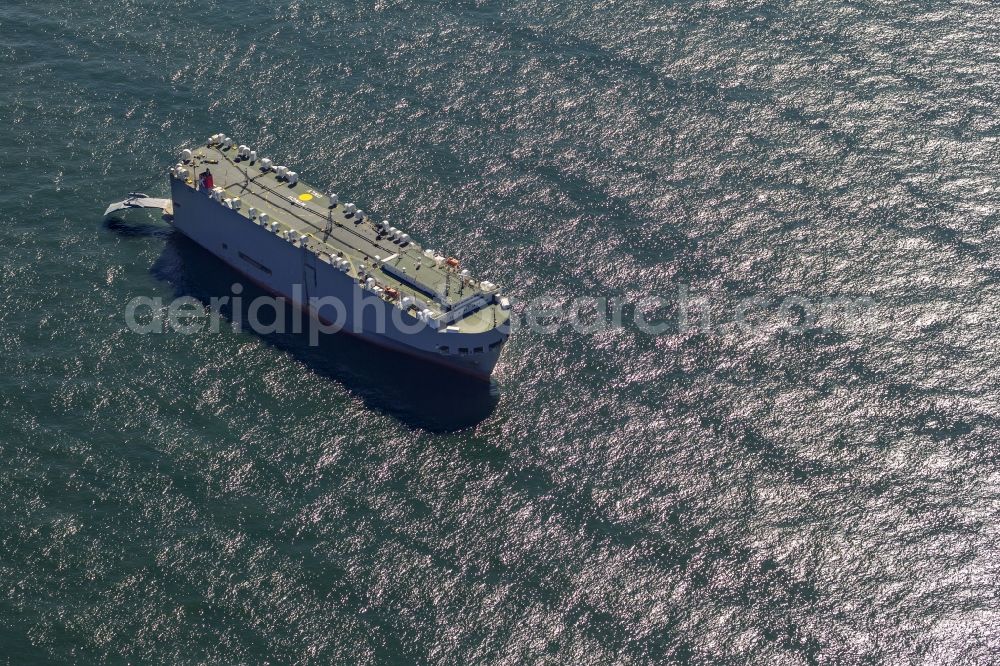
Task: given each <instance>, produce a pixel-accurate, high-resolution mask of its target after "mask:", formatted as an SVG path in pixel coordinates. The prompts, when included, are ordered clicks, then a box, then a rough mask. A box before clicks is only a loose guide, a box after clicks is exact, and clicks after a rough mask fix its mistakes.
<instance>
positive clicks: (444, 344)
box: [170, 178, 508, 379]
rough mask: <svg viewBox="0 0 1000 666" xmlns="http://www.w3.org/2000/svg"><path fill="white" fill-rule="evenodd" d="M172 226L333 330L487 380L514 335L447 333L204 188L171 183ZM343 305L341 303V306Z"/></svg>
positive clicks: (499, 332)
mask: <svg viewBox="0 0 1000 666" xmlns="http://www.w3.org/2000/svg"><path fill="white" fill-rule="evenodd" d="M170 185H171V196H172V200H173V225H174V227H175V228H176V229H177V230H178V231H180V232H181V233H183V234H184V235H185V236H187V237H188V238H190V239H191V240H193V241H194V242H195V243H197V244H198V245H200V246H201V247H203V248H205V249H206V250H207V251H208V252H210V253H212V254H213V255H215V256H216V257H218V258H219V259H221V260H222V261H223V262H225V263H226V264H227V265H229V266H230V267H232V268H233V269H234V270H236V271H237V272H239V273H240V274H242V275H244V276H246V277H247V278H248V279H249V280H250V281H251V282H253V283H254V284H256V285H258V286H259V287H261V288H263V289H265V290H267V291H269V292H271V293H273V294H275V295H278V296H281V297H284V298H286V299H287V300H288V301H289V302H291V303H293V304H294V305H295V306H297V307H300V308H303V309H304V310H306V311H308V312H309V313H310V315H312V316H313V317H315V318H316V319H317V320H318V321H319V322H321V323H323V324H324V325H326V326H336V327H338V328H339V329H340V330H341V331H342V332H345V333H349V334H353V335H356V336H358V337H361V338H363V339H365V340H367V341H369V342H372V343H374V344H377V345H382V346H385V347H388V348H391V349H394V350H397V351H400V352H404V353H407V354H411V355H414V356H417V357H419V358H422V359H425V360H427V361H429V362H432V363H436V364H440V365H443V366H446V367H448V368H451V369H453V370H455V371H458V372H462V373H465V374H468V375H472V376H475V377H478V378H481V379H489V377H490V374H491V373H492V372H493V368H494V366H495V365H496V363H497V361H498V359H499V357H500V351H501V349H502V347H503V344H504V342H505V341H506V339H507V337H508V332H507V331H506V330H504V328H503V327H501V328H495V329H492V330H489V331H485V332H483V333H467V332H458V331H452V330H448V329H447V328H443V329H441V330H438V329H436V328H435V327H433V326H431V325H428V324H427V323H426V322H422V321H420V320H419V319H417V318H415V317H412V316H410V315H409V314H408V313H405V312H403V311H402V310H400V309H399V308H397V307H395V306H394V305H393V304H392V303H389V302H386V301H385V300H383V299H381V298H379V297H377V296H376V295H375V294H372V293H371V292H369V291H367V290H366V289H364V288H363V287H362V286H361V285H360V284H359V283H358V281H357V280H355V279H354V278H353V277H351V276H350V275H349V274H347V273H344V272H341V271H339V270H337V269H336V268H335V267H334V266H332V265H331V264H329V263H327V262H326V261H324V260H323V259H322V258H321V257H319V256H317V254H316V253H314V252H311V251H309V250H307V249H304V248H302V247H300V246H298V245H296V244H293V243H290V242H288V241H287V240H286V239H284V238H282V237H280V236H278V235H276V234H274V233H271V232H270V231H268V230H267V229H265V228H264V227H262V226H259V225H255V224H253V223H252V222H248V220H247V219H246V217H243V216H242V215H240V214H239V213H238V212H237V211H235V210H231V209H229V208H226V207H224V206H222V205H220V204H219V203H218V202H217V201H215V200H213V199H212V198H211V197H209V196H208V195H207V193H205V192H203V191H199V190H196V189H193V188H192V187H190V186H188V185H187V184H185V183H184V182H183V181H181V180H178V179H176V178H171V179H170ZM337 303H339V304H340V305H339V306H338V305H336V304H337Z"/></svg>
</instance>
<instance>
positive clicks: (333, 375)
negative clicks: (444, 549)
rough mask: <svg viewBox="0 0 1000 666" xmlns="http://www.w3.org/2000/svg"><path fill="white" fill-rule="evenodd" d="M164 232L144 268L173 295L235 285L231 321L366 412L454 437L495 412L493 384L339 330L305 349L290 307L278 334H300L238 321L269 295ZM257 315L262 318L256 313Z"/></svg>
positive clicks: (305, 327) (222, 291) (204, 293)
mask: <svg viewBox="0 0 1000 666" xmlns="http://www.w3.org/2000/svg"><path fill="white" fill-rule="evenodd" d="M118 225H119V226H121V227H125V226H127V225H125V224H123V223H118ZM140 226H141V225H140ZM112 229H113V230H115V231H117V232H118V233H124V235H136V234H134V233H129V232H127V231H126V232H123V231H121V229H120V228H119V227H112ZM171 232H172V230H168V231H167V234H168V235H167V237H166V246H165V247H164V249H163V253H162V254H161V255H160V256H159V258H158V259H157V260H156V262H155V263H154V264H153V266H152V268H151V269H150V271H151V272H152V274H153V275H154V276H155V277H157V278H159V279H161V280H164V281H166V282H168V283H170V284H171V285H173V286H174V288H175V291H176V295H177V296H178V297H180V296H190V297H193V298H195V299H197V300H198V301H200V302H202V303H204V304H205V305H206V306H208V305H209V304H210V303H211V300H212V298H213V297H214V298H219V299H221V298H223V297H226V296H229V297H232V295H233V291H232V287H233V285H234V284H236V283H239V284H241V285H242V286H243V292H242V293H241V294H240V296H241V305H240V312H239V313H238V314H239V317H238V321H240V322H244V323H243V330H244V331H245V332H246V334H247V335H257V336H258V337H259V338H260V339H262V340H264V341H265V342H267V343H268V344H270V345H272V346H274V347H275V348H277V349H280V350H282V351H284V352H286V353H288V354H291V355H292V356H293V357H295V358H296V359H297V360H298V361H300V362H301V363H303V364H304V365H306V366H307V367H309V368H310V369H312V370H313V371H315V372H316V373H317V374H319V375H321V376H323V377H325V378H327V379H330V380H334V381H337V382H339V383H341V384H343V385H344V386H346V387H347V388H348V389H350V390H351V391H352V392H353V393H355V394H356V395H358V396H359V397H361V398H362V399H363V400H364V401H365V403H366V404H367V405H368V406H369V407H370V408H372V409H377V410H381V411H383V412H386V413H388V414H391V415H392V416H394V417H395V418H397V419H399V420H400V421H402V422H403V423H405V424H407V425H409V426H411V427H415V428H421V429H424V430H429V431H432V432H454V431H457V430H462V429H465V428H468V427H471V426H474V425H476V424H477V423H479V422H481V421H483V420H484V419H485V418H486V417H488V416H489V415H490V414H492V413H493V410H494V409H495V408H496V405H497V403H498V401H499V389H498V387H497V385H496V383H495V382H492V381H491V382H484V381H479V380H476V379H473V378H470V377H466V376H464V375H460V374H457V373H454V372H451V371H449V370H448V369H447V368H443V367H441V366H438V365H435V364H432V363H428V362H426V361H421V360H420V359H416V358H413V357H411V356H408V355H406V354H402V353H400V352H395V351H392V350H388V349H385V348H382V347H379V346H377V345H374V344H371V343H369V342H366V341H364V340H361V339H358V338H356V337H354V336H351V335H348V334H346V333H335V334H328V335H324V334H320V335H319V342H318V344H316V345H311V344H310V340H309V337H310V336H309V333H308V331H309V321H308V315H306V314H304V313H303V312H301V311H299V310H298V309H296V308H293V307H288V308H286V311H287V314H286V321H285V327H284V329H283V330H285V331H293V330H301V331H303V332H302V333H272V334H261V333H257V332H254V331H252V329H250V328H249V327H248V326H247V325H246V324H245V322H247V321H249V319H250V318H249V309H250V303H252V302H253V299H254V298H256V297H258V296H268V295H269V294H268V293H267V292H265V291H264V290H263V289H260V288H259V287H257V286H255V285H253V284H252V283H250V282H248V281H247V280H246V279H245V278H244V277H243V276H241V275H240V274H239V273H237V272H236V271H234V270H233V269H231V268H229V267H228V266H227V265H226V264H225V263H223V262H222V261H220V260H219V259H217V258H216V257H215V256H213V255H212V254H210V253H209V252H207V251H206V250H204V249H202V248H201V247H200V246H198V245H197V244H195V243H194V242H192V241H191V240H189V239H188V238H186V237H185V236H183V235H181V234H179V233H171ZM139 234H140V235H141V234H142V232H139ZM157 235H158V234H157ZM264 311H270V308H264V309H263V311H262V312H264ZM220 312H221V314H222V316H223V318H224V319H226V320H228V321H229V322H232V321H233V320H234V312H233V311H232V310H231V309H230V308H229V307H228V306H224V307H222V308H220ZM260 318H261V319H263V315H261V317H260ZM295 319H298V320H299V323H300V324H301V328H298V329H296V328H293V323H295ZM262 323H264V324H267V323H270V322H267V321H263V322H262ZM279 330H282V329H279Z"/></svg>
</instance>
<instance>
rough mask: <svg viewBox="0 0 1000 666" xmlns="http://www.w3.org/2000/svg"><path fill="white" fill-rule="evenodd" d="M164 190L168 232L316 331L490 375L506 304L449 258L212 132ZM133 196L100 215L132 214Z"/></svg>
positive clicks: (186, 154)
mask: <svg viewBox="0 0 1000 666" xmlns="http://www.w3.org/2000/svg"><path fill="white" fill-rule="evenodd" d="M170 194H171V199H170V201H165V202H163V206H164V207H166V208H168V212H169V213H170V216H171V217H172V224H173V226H174V227H175V228H176V229H177V230H178V231H180V232H181V233H183V234H184V235H185V236H187V237H189V238H191V239H192V240H193V241H195V242H196V243H197V244H198V245H201V246H202V247H204V248H205V249H206V250H208V251H209V252H211V253H212V254H214V255H215V256H217V257H218V258H220V259H221V260H222V261H224V262H225V263H226V264H228V265H229V266H231V267H233V268H234V269H236V270H237V271H238V272H239V273H241V274H243V275H245V276H246V277H247V278H248V279H249V280H251V281H253V282H254V283H256V284H258V285H259V286H261V287H263V288H264V289H266V290H268V291H270V292H272V293H274V294H276V295H279V296H282V297H284V298H286V299H288V300H290V301H291V302H293V303H294V304H295V305H296V306H298V307H301V308H303V309H305V310H307V311H308V312H309V314H310V315H312V316H313V317H315V318H316V319H317V320H319V321H320V322H322V323H323V324H325V325H327V326H329V327H331V328H336V329H338V330H342V331H345V332H347V333H352V334H355V335H358V336H360V337H362V338H364V339H366V340H369V341H371V342H373V343H376V344H380V345H383V346H386V347H390V348H392V349H395V350H398V351H401V352H405V353H409V354H412V355H416V356H418V357H421V358H424V359H426V360H428V361H431V362H434V363H438V364H442V365H445V366H447V367H449V368H452V369H454V370H457V371H460V372H464V373H467V374H471V375H474V376H476V377H480V378H482V379H488V378H489V376H490V374H491V373H492V371H493V368H494V366H495V365H496V363H497V360H498V359H499V357H500V350H501V349H502V347H503V345H504V343H505V342H506V340H507V337H508V334H509V321H510V303H509V301H508V300H507V299H506V298H505V297H503V296H502V295H501V292H500V288H499V287H498V286H497V285H495V284H491V283H490V282H485V281H478V280H475V279H473V278H472V277H471V276H470V274H469V271H468V270H465V269H463V268H462V266H461V264H460V262H459V261H458V260H457V259H455V258H454V257H445V256H443V255H442V254H439V253H437V252H435V251H434V250H431V249H425V248H423V247H421V246H420V245H419V244H418V243H416V242H415V241H414V240H413V239H411V238H410V236H409V235H408V234H406V233H404V232H403V231H401V230H399V229H397V228H396V227H394V226H391V225H390V224H389V222H388V221H386V220H376V219H374V218H373V217H371V216H369V215H367V214H366V213H365V212H364V211H363V210H360V209H359V208H358V207H357V206H356V205H355V204H353V203H346V202H341V201H340V199H339V198H338V196H337V195H336V194H332V193H328V192H321V191H318V190H316V189H314V188H312V187H310V186H309V185H308V184H307V183H305V182H303V181H301V180H299V177H298V174H297V173H296V172H294V171H292V170H290V169H289V168H288V167H286V166H279V165H275V164H274V162H273V161H272V160H271V159H268V158H261V157H259V156H258V155H257V152H256V151H254V150H252V149H251V148H250V147H249V146H245V145H237V144H236V142H234V141H233V140H232V139H231V138H229V137H227V136H225V135H224V134H216V135H214V136H212V137H211V138H210V139H209V140H208V141H207V142H206V143H205V145H203V146H199V147H196V148H194V149H185V150H184V151H183V152H182V153H181V161H180V162H178V163H177V164H176V165H174V166H173V167H172V168H171V169H170ZM141 196H143V195H137V197H134V198H133V199H132V200H131V201H126V202H122V203H121V204H116V205H113V206H112V207H111V208H109V209H108V211H109V212H110V211H113V210H118V209H121V208H127V207H131V206H135V205H139V206H142V205H144V204H143V203H142V201H141V199H139V198H138V197H141ZM148 201H154V202H155V201H156V200H148ZM149 205H155V204H149Z"/></svg>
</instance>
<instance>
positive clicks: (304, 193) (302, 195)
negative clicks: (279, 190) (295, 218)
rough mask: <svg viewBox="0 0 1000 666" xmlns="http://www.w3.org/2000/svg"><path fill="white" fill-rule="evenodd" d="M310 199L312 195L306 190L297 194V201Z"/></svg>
mask: <svg viewBox="0 0 1000 666" xmlns="http://www.w3.org/2000/svg"><path fill="white" fill-rule="evenodd" d="M312 199H313V195H311V194H309V193H308V192H303V193H302V194H300V195H299V201H312Z"/></svg>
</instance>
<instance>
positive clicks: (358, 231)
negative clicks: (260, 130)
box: [185, 145, 508, 333]
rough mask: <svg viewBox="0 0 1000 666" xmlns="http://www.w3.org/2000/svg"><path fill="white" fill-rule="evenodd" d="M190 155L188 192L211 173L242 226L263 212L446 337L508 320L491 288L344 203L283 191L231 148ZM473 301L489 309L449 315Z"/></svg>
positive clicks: (283, 185)
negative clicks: (410, 302)
mask: <svg viewBox="0 0 1000 666" xmlns="http://www.w3.org/2000/svg"><path fill="white" fill-rule="evenodd" d="M192 153H193V157H192V159H191V160H190V161H189V162H188V163H186V164H185V166H186V167H187V168H189V169H190V171H191V175H190V179H189V181H188V185H190V186H192V187H194V186H195V183H196V182H197V178H198V174H200V173H201V172H202V171H204V169H206V168H208V169H210V170H211V172H212V177H213V180H214V185H215V186H216V187H221V188H223V189H224V190H225V197H227V198H239V199H240V203H241V207H240V209H239V210H238V211H237V212H238V213H240V214H241V215H242V216H244V217H245V218H247V224H259V214H260V213H267V215H268V216H269V217H270V221H271V222H276V223H278V225H279V227H280V233H283V232H285V231H286V230H293V231H294V232H296V233H297V234H299V235H300V236H306V237H307V239H306V241H305V246H306V247H307V248H308V249H309V250H310V251H312V252H314V253H315V254H316V255H317V256H318V257H319V258H320V260H322V261H325V262H327V263H332V258H334V257H343V258H345V259H347V260H348V261H350V263H351V268H350V271H349V274H350V275H351V276H353V277H355V278H357V277H358V273H359V269H360V268H361V267H362V266H363V267H364V268H365V270H366V272H367V274H369V275H371V276H372V277H375V278H376V279H377V281H378V283H379V284H381V285H382V286H383V287H391V288H393V289H396V290H397V291H398V292H400V294H401V297H402V296H412V297H413V298H415V299H416V300H417V302H419V303H422V304H425V305H426V306H427V307H428V308H429V309H430V310H431V311H432V312H433V316H434V318H435V319H439V320H443V321H444V323H445V324H446V325H447V326H450V327H452V328H451V330H455V328H456V327H457V329H458V330H459V331H461V332H465V333H479V332H484V331H488V330H491V329H494V328H496V327H497V326H498V325H501V324H503V323H504V322H506V321H507V319H508V312H507V310H505V309H503V308H502V307H501V306H500V305H499V304H498V303H496V302H495V301H496V300H497V299H495V298H494V295H496V294H498V293H499V292H498V288H494V289H491V290H484V289H482V286H481V285H480V283H478V282H476V281H473V280H471V279H467V278H463V277H462V276H461V275H460V274H459V273H458V272H457V271H456V270H454V269H453V268H451V267H449V266H447V265H443V266H442V265H439V264H438V263H437V262H436V261H435V260H434V259H433V258H429V257H427V256H425V255H424V252H423V248H422V247H421V246H420V245H419V244H418V243H417V242H415V241H412V240H411V241H410V242H408V243H400V242H398V241H394V240H393V239H392V238H391V237H390V236H389V235H388V234H386V233H382V231H381V230H380V227H379V226H378V224H377V222H378V221H377V220H375V219H373V218H371V217H369V216H368V215H367V214H366V215H365V217H364V218H363V219H359V218H358V216H357V215H352V216H349V215H348V214H347V211H346V209H345V206H346V204H345V203H344V202H343V201H341V202H338V203H337V205H335V206H331V199H330V198H329V196H327V194H326V193H324V192H321V191H319V190H317V189H315V188H313V187H312V186H310V185H309V184H308V183H305V182H303V181H302V180H299V181H298V182H297V183H295V184H294V185H290V184H289V183H288V182H287V181H285V180H280V179H279V178H278V177H277V175H276V173H275V170H274V167H272V168H271V169H270V170H267V171H264V170H262V169H261V160H257V161H255V162H251V161H250V160H246V159H241V158H239V156H238V149H237V147H236V146H235V145H234V146H233V147H231V148H230V149H228V150H223V149H222V147H221V146H217V145H208V146H205V145H203V146H201V147H198V148H196V149H193V150H192ZM250 208H255V209H256V210H257V212H258V221H256V222H255V221H252V220H251V219H250V217H249V209H250ZM358 208H363V206H358ZM477 295H481V296H483V297H484V298H486V299H488V300H489V301H490V304H489V305H487V306H485V307H482V308H481V309H479V310H477V311H475V312H472V313H470V314H465V315H461V316H458V315H457V311H456V312H452V308H454V306H456V305H460V304H462V303H463V302H466V303H467V302H468V300H469V299H470V297H475V296H477ZM451 319H454V320H453V321H452V320H451ZM442 330H444V328H443V327H442Z"/></svg>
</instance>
